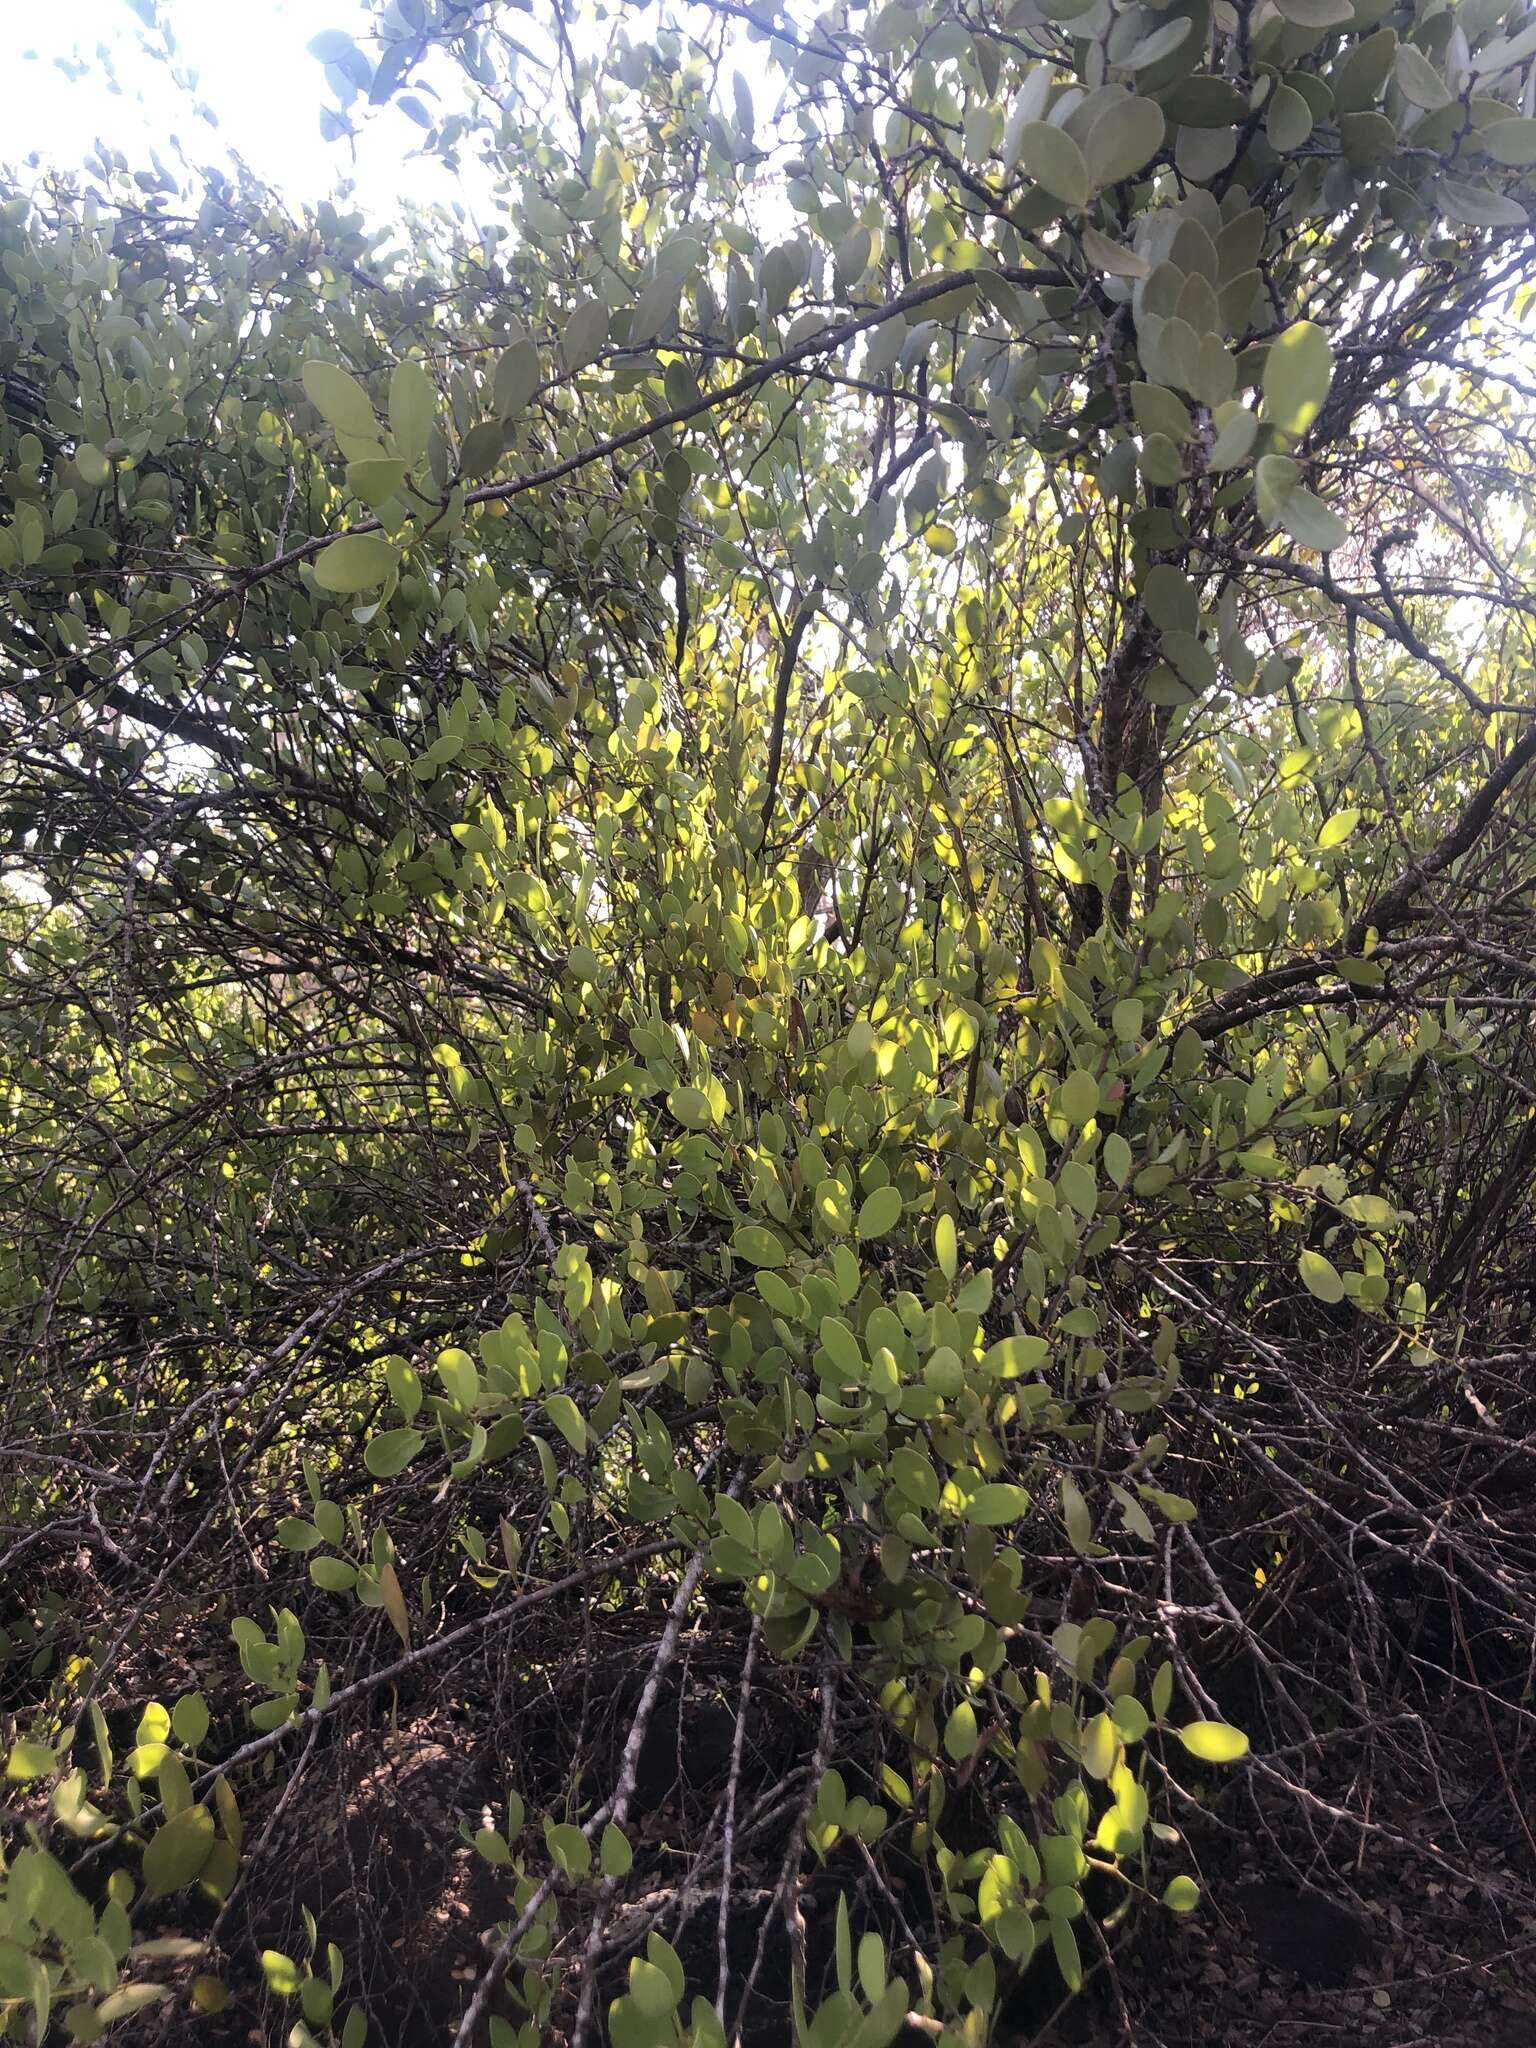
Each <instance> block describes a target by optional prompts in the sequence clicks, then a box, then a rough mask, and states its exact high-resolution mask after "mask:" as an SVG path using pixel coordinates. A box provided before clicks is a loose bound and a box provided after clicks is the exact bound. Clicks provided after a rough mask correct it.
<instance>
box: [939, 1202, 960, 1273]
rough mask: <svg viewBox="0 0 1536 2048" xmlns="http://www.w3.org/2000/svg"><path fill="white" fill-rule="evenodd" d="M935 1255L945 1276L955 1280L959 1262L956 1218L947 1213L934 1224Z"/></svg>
mask: <svg viewBox="0 0 1536 2048" xmlns="http://www.w3.org/2000/svg"><path fill="white" fill-rule="evenodd" d="M933 1255H934V1257H935V1259H937V1261H938V1265H939V1271H940V1272H941V1273H942V1274H943V1275H944V1278H945V1279H946V1280H953V1279H954V1277H955V1270H956V1267H957V1265H958V1263H959V1251H958V1246H957V1243H956V1239H955V1219H954V1217H953V1216H951V1215H948V1214H947V1213H946V1214H945V1215H943V1216H941V1217H940V1218H939V1220H938V1222H937V1223H936V1224H935V1225H934V1226H933Z"/></svg>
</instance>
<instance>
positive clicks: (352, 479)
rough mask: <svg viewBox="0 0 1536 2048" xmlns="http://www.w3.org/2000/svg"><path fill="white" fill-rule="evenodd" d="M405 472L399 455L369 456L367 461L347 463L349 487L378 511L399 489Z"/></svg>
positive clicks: (366, 503) (357, 496) (371, 509)
mask: <svg viewBox="0 0 1536 2048" xmlns="http://www.w3.org/2000/svg"><path fill="white" fill-rule="evenodd" d="M405 472H406V465H405V463H404V462H403V461H401V460H400V459H399V458H398V457H397V456H393V455H375V456H369V457H368V458H367V460H366V461H363V462H349V463H348V464H347V489H348V490H349V491H350V492H351V493H352V495H353V496H354V497H356V498H361V499H362V501H363V503H364V504H365V505H366V506H367V507H368V508H369V510H370V511H373V512H377V511H378V510H379V508H380V507H381V506H383V505H387V504H388V503H389V501H390V499H391V498H393V497H394V496H395V494H396V493H397V492H398V491H399V489H400V486H401V485H402V484H403V483H404V482H405Z"/></svg>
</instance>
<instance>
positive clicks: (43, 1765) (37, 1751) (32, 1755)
mask: <svg viewBox="0 0 1536 2048" xmlns="http://www.w3.org/2000/svg"><path fill="white" fill-rule="evenodd" d="M58 1761H59V1760H58V1758H57V1757H56V1756H55V1755H54V1753H53V1751H52V1750H51V1749H50V1748H49V1747H48V1745H47V1744H46V1743H43V1742H17V1743H13V1744H12V1746H11V1753H10V1755H9V1756H8V1757H7V1758H6V1760H5V1775H6V1776H7V1777H8V1778H9V1779H10V1780H11V1782H12V1784H17V1783H23V1784H24V1783H25V1782H26V1780H27V1779H28V1778H46V1777H47V1776H48V1775H49V1774H50V1773H51V1772H52V1771H54V1770H55V1769H57V1767H58Z"/></svg>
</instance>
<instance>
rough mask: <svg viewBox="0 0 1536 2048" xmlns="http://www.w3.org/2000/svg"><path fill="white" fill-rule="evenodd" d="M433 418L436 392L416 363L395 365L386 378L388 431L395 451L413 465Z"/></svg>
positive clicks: (424, 446)
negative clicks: (387, 389)
mask: <svg viewBox="0 0 1536 2048" xmlns="http://www.w3.org/2000/svg"><path fill="white" fill-rule="evenodd" d="M436 417H437V389H436V386H435V385H434V384H433V382H432V379H431V378H430V377H429V376H428V375H427V373H426V371H425V370H424V369H423V368H422V367H421V364H420V363H416V362H404V363H396V365H395V367H394V369H393V370H392V371H391V372H390V377H389V430H390V432H391V434H392V435H393V436H394V441H395V447H396V450H397V451H398V452H399V453H400V454H401V455H403V456H404V458H405V460H406V461H407V462H408V463H411V464H413V465H414V464H416V463H418V462H420V460H421V458H422V457H423V456H424V455H425V454H426V452H427V441H428V438H429V436H430V434H431V432H432V422H433V421H434V420H435V419H436Z"/></svg>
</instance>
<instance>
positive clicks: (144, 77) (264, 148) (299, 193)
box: [0, 0, 453, 213]
mask: <svg viewBox="0 0 1536 2048" xmlns="http://www.w3.org/2000/svg"><path fill="white" fill-rule="evenodd" d="M160 4H161V9H162V12H163V14H164V16H165V18H166V19H167V20H168V21H169V23H170V24H171V27H172V28H173V30H174V31H175V35H176V39H177V42H178V44H179V46H180V48H179V56H180V60H181V62H182V64H183V65H184V66H186V67H187V68H189V69H192V70H195V71H196V72H197V74H198V89H197V90H198V98H199V99H201V100H202V101H204V102H206V103H207V105H208V106H209V107H211V108H212V109H213V110H214V112H215V113H216V114H217V117H218V126H217V127H216V128H215V127H213V126H211V125H210V124H209V123H208V122H207V121H206V120H204V119H201V118H199V117H198V115H197V114H196V112H195V111H194V102H193V101H191V100H190V99H189V98H188V97H187V96H186V95H184V94H183V93H181V92H180V91H179V90H178V89H177V87H176V86H175V84H174V83H173V81H172V79H171V77H170V74H169V71H168V68H167V67H166V65H165V64H164V63H162V62H157V61H156V60H155V59H153V58H152V57H150V56H149V55H148V54H147V53H146V52H145V50H144V49H143V41H144V31H143V26H142V23H141V22H140V20H139V18H138V16H137V15H136V14H135V13H134V11H133V9H132V8H131V7H130V6H129V5H128V0H54V4H53V5H52V6H49V7H38V6H31V7H28V8H26V10H25V15H26V25H25V30H24V31H22V29H21V23H20V21H19V20H18V21H14V22H13V23H12V25H11V32H10V34H9V36H8V37H7V42H8V45H9V48H8V51H7V59H6V62H5V63H4V64H3V65H0V160H3V161H5V162H7V163H10V164H12V165H18V166H19V165H22V164H24V163H25V162H26V160H27V159H28V158H30V157H31V156H32V155H33V154H34V153H37V154H38V155H39V156H40V157H41V158H42V159H43V160H44V161H47V162H51V163H57V164H61V165H71V164H78V163H79V162H80V161H81V159H82V158H83V157H84V156H85V154H86V153H87V151H88V150H89V149H90V147H91V145H92V144H93V143H95V142H96V141H98V140H100V141H102V142H105V143H107V144H109V145H110V146H112V147H113V148H116V149H119V150H121V151H122V152H123V154H124V155H125V156H126V157H127V159H128V162H129V165H130V167H137V166H139V165H143V164H147V163H148V158H149V151H150V150H151V149H154V150H157V151H158V152H159V153H160V156H161V159H162V161H163V162H165V164H166V167H167V168H168V169H171V170H178V169H179V168H180V166H179V165H178V164H177V163H176V161H175V156H174V152H173V150H172V148H171V145H170V144H169V142H168V138H169V137H170V136H172V135H174V136H176V137H177V138H178V139H179V141H180V144H181V147H182V150H183V152H184V153H185V156H186V158H187V160H188V161H189V162H190V163H191V164H193V165H198V166H200V165H204V164H212V163H215V162H218V161H221V160H222V159H223V158H224V157H225V154H226V152H228V151H231V150H233V151H235V152H237V153H238V154H239V155H240V156H241V157H243V158H244V159H245V161H246V162H247V163H248V164H249V165H250V166H251V168H252V170H254V171H255V172H256V173H257V174H258V175H259V176H260V177H262V178H263V179H265V180H266V181H267V182H269V183H270V184H271V185H273V186H274V187H276V188H277V189H278V190H279V191H281V192H282V193H284V194H285V195H286V196H287V197H288V198H290V199H292V200H295V201H303V200H314V199H319V198H322V197H324V196H325V195H326V194H328V193H330V192H332V191H334V190H335V188H336V186H337V185H338V184H339V183H340V182H341V180H343V179H344V178H348V177H352V178H354V179H355V180H356V184H357V190H358V195H359V197H360V199H361V200H362V201H363V202H364V204H365V206H366V207H367V208H368V210H370V211H374V210H377V211H379V212H381V213H382V212H384V211H386V210H387V209H388V206H389V204H390V202H391V201H392V200H395V199H399V198H408V197H409V198H417V199H444V198H449V197H452V196H453V189H452V185H451V181H450V180H449V177H448V174H447V173H446V172H445V171H444V170H443V169H442V168H441V166H439V165H438V164H436V163H434V162H432V161H430V160H428V159H424V158H421V157H413V156H412V154H411V152H412V150H413V149H414V147H415V145H416V144H417V142H419V141H420V139H421V131H420V130H419V129H417V128H415V127H413V126H412V124H411V122H410V120H409V119H408V118H407V117H406V116H405V115H404V114H402V113H400V112H399V111H398V110H397V109H395V108H393V107H387V108H383V109H379V110H377V111H375V112H374V113H373V115H372V117H371V118H370V119H369V120H367V121H366V122H364V123H363V124H361V125H362V128H363V133H362V135H361V137H360V139H359V142H358V146H357V159H356V162H355V163H354V161H353V158H352V153H351V149H350V146H349V145H348V144H347V143H346V142H345V141H343V142H339V143H338V142H327V141H325V140H324V138H323V137H322V136H321V133H320V109H321V107H322V105H323V104H324V103H325V101H326V98H327V93H326V86H325V79H324V74H323V72H322V70H321V67H320V65H319V64H318V63H317V62H316V60H315V59H314V58H313V57H312V56H311V55H310V53H309V51H308V49H307V48H306V47H305V46H306V44H307V43H308V42H309V39H310V38H311V37H312V36H313V35H315V34H317V33H318V32H319V31H320V30H321V29H324V28H339V29H345V30H348V31H350V32H352V33H360V32H361V30H362V28H363V25H364V20H365V12H364V8H363V6H362V4H361V0H160ZM102 43H106V44H108V45H109V46H110V47H111V50H112V53H113V62H114V65H115V68H116V73H117V86H118V88H119V89H118V90H115V91H114V90H113V83H112V79H111V76H110V74H109V71H108V69H107V67H106V66H105V65H104V64H103V63H102V62H101V61H100V58H99V56H98V54H97V52H98V45H100V44H102ZM76 64H83V65H84V66H85V69H84V70H83V71H81V72H79V73H78V75H73V76H72V75H71V71H70V70H66V69H65V68H64V67H65V66H68V67H71V70H72V68H73V67H74V66H75V65H76Z"/></svg>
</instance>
